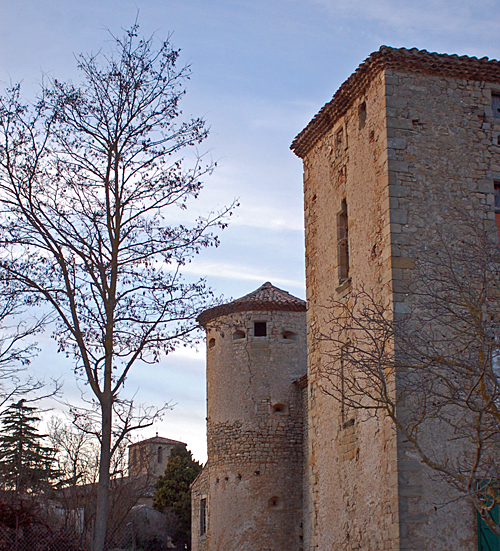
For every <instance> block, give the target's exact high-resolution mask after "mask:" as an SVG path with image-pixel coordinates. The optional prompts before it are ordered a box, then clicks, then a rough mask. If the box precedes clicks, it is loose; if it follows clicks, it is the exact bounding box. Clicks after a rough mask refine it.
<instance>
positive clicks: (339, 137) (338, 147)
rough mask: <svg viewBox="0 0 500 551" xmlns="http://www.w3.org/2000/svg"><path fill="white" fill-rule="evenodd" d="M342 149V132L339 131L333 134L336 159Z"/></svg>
mask: <svg viewBox="0 0 500 551" xmlns="http://www.w3.org/2000/svg"><path fill="white" fill-rule="evenodd" d="M343 149H344V130H339V131H338V132H337V133H336V134H335V155H336V156H337V157H338V156H339V155H340V153H341V152H342V150H343Z"/></svg>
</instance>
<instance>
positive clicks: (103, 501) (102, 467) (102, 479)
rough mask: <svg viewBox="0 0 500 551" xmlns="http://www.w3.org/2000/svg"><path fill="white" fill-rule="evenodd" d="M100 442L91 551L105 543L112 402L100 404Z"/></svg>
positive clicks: (100, 548) (102, 546)
mask: <svg viewBox="0 0 500 551" xmlns="http://www.w3.org/2000/svg"><path fill="white" fill-rule="evenodd" d="M101 419H102V440H101V458H100V461H99V482H98V483H97V511H96V519H95V529H94V542H93V551H103V550H104V544H105V542H106V528H107V524H108V509H109V470H110V465H111V422H112V401H111V399H108V400H106V401H102V402H101Z"/></svg>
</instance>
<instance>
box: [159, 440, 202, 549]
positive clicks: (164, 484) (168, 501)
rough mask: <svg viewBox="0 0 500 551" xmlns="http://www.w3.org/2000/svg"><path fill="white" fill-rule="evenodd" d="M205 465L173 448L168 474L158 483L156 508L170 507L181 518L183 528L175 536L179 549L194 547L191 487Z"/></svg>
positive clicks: (180, 525)
mask: <svg viewBox="0 0 500 551" xmlns="http://www.w3.org/2000/svg"><path fill="white" fill-rule="evenodd" d="M201 469H202V466H201V464H200V463H199V462H198V461H195V460H193V456H192V454H191V452H190V451H189V450H187V449H186V448H185V447H184V446H182V445H177V446H175V447H174V448H172V452H171V454H170V457H169V458H168V462H167V466H166V468H165V474H164V475H163V476H160V478H159V479H158V482H157V483H156V493H155V495H154V498H153V507H154V508H155V509H157V510H158V511H164V510H165V509H167V508H170V509H171V510H172V511H174V513H175V514H176V515H177V518H178V520H179V527H178V529H177V532H176V534H175V536H174V541H175V542H176V544H177V546H178V547H184V546H185V545H187V548H188V549H190V548H191V490H190V486H191V484H192V482H193V481H194V479H195V478H196V477H197V476H198V474H199V473H200V472H201Z"/></svg>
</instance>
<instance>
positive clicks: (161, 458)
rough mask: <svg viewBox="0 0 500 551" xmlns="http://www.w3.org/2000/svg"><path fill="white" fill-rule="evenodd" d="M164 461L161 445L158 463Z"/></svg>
mask: <svg viewBox="0 0 500 551" xmlns="http://www.w3.org/2000/svg"><path fill="white" fill-rule="evenodd" d="M162 461H163V449H162V447H161V446H159V447H158V463H161V462H162Z"/></svg>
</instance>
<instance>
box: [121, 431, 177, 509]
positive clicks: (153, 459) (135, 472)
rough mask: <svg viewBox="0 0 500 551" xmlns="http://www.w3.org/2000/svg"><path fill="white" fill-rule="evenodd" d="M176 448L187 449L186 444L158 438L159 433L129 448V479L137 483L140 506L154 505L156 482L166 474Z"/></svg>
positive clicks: (134, 443)
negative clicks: (170, 458) (169, 460)
mask: <svg viewBox="0 0 500 551" xmlns="http://www.w3.org/2000/svg"><path fill="white" fill-rule="evenodd" d="M175 446H184V447H186V444H185V443H184V442H179V441H177V440H171V439H170V438H164V437H163V436H158V433H156V436H153V437H152V438H146V439H145V440H140V441H139V442H133V443H132V444H130V445H129V446H128V478H129V479H130V480H136V481H137V483H136V485H137V487H138V488H139V491H140V498H139V499H138V501H137V503H138V504H141V505H148V506H152V505H153V497H154V494H155V491H156V489H155V486H156V482H157V481H158V478H159V477H160V476H161V475H163V474H164V473H165V468H166V466H167V463H168V458H169V457H170V454H171V452H172V449H173V448H174V447H175Z"/></svg>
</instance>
